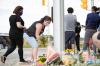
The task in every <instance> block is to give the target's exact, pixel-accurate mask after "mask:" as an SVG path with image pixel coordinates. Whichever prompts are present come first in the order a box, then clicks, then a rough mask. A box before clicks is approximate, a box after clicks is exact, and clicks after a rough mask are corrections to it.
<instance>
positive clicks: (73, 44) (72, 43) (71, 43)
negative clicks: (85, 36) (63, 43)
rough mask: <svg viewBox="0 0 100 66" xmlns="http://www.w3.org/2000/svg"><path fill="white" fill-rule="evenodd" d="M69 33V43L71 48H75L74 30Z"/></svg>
mask: <svg viewBox="0 0 100 66" xmlns="http://www.w3.org/2000/svg"><path fill="white" fill-rule="evenodd" d="M70 34H71V37H70V45H71V47H72V49H75V32H73V31H71V32H70Z"/></svg>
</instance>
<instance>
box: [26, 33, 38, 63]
mask: <svg viewBox="0 0 100 66" xmlns="http://www.w3.org/2000/svg"><path fill="white" fill-rule="evenodd" d="M24 38H25V39H26V40H27V41H28V43H29V44H30V46H31V47H32V58H33V60H34V62H36V60H37V56H38V43H37V41H36V39H35V38H34V37H29V36H28V35H27V34H26V33H24Z"/></svg>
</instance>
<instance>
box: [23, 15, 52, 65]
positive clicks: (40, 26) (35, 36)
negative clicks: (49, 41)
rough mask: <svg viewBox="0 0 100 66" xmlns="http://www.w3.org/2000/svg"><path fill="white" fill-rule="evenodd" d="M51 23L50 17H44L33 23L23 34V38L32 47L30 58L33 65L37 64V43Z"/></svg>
mask: <svg viewBox="0 0 100 66" xmlns="http://www.w3.org/2000/svg"><path fill="white" fill-rule="evenodd" d="M50 22H51V17H49V16H44V17H43V18H42V19H41V20H39V21H36V22H34V23H33V24H32V25H31V26H30V27H29V28H28V29H27V30H26V32H25V33H24V38H26V40H27V41H28V43H29V44H30V45H31V47H32V58H33V61H34V63H36V62H37V54H38V43H37V41H38V40H39V39H40V35H41V34H42V33H43V32H44V29H45V27H46V26H48V25H49V24H50Z"/></svg>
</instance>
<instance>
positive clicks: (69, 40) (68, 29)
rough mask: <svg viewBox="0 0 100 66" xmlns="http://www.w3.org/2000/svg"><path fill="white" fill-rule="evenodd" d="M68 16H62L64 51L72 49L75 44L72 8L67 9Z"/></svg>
mask: <svg viewBox="0 0 100 66" xmlns="http://www.w3.org/2000/svg"><path fill="white" fill-rule="evenodd" d="M67 11H68V14H67V15H65V16H64V23H65V24H64V28H65V49H72V48H74V44H75V23H76V21H77V19H76V17H75V16H74V15H73V12H74V10H73V8H72V7H69V8H68V9H67Z"/></svg>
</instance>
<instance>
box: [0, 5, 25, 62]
mask: <svg viewBox="0 0 100 66" xmlns="http://www.w3.org/2000/svg"><path fill="white" fill-rule="evenodd" d="M22 14H23V7H22V6H17V7H16V8H15V9H14V11H13V14H12V15H11V16H10V18H9V23H10V31H9V38H10V41H11V47H10V48H9V49H8V50H7V51H6V53H5V54H4V55H3V56H1V62H3V63H5V60H6V57H7V56H8V55H9V54H10V53H12V52H13V51H14V50H15V49H16V46H17V45H18V54H19V59H20V62H26V61H25V60H24V59H23V32H24V29H25V27H24V21H23V19H22V18H21V17H20V16H21V15H22Z"/></svg>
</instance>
